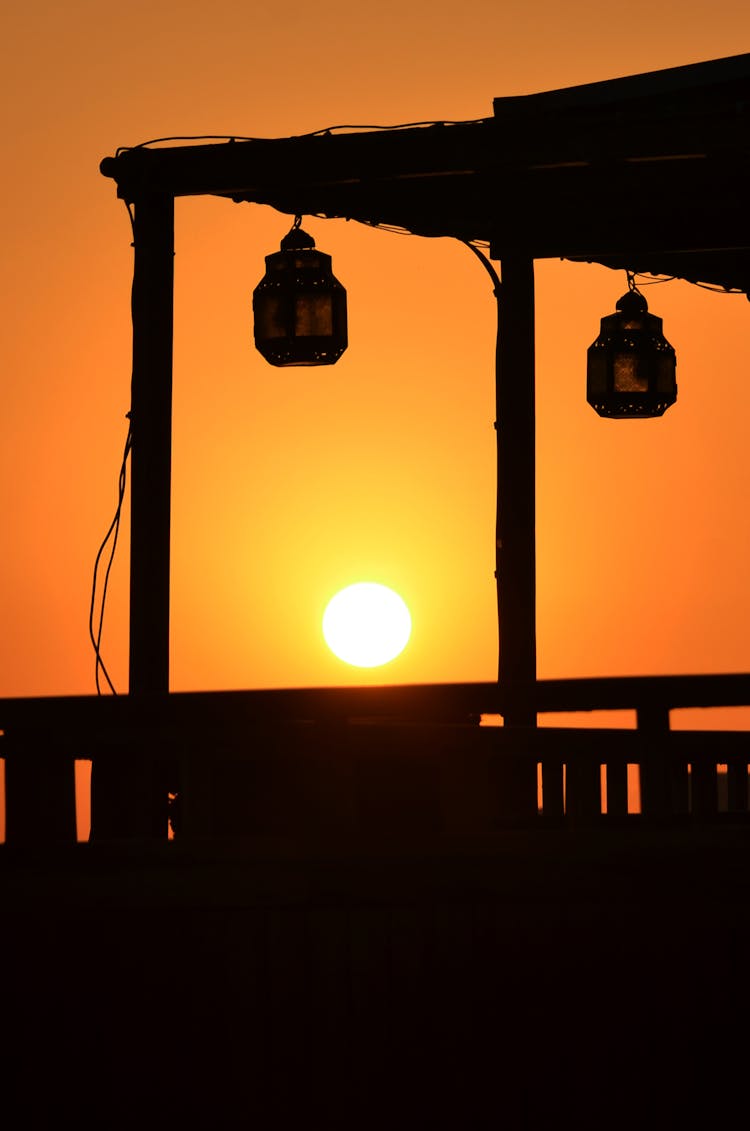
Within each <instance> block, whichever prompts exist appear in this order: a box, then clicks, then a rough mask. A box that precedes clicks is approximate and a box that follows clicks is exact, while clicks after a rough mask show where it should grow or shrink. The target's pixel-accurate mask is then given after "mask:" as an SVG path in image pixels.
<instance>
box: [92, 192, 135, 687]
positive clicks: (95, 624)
mask: <svg viewBox="0 0 750 1131" xmlns="http://www.w3.org/2000/svg"><path fill="white" fill-rule="evenodd" d="M125 207H126V208H127V210H128V216H129V217H130V225H131V229H132V232H133V242H132V243H131V245H130V246H131V247H135V219H134V216H133V212H132V208H131V206H130V204H128V203H126V205H125ZM132 301H133V300H132V289H131V313H132ZM125 416H126V419H127V421H128V431H127V435H126V437H125V446H124V448H123V453H122V460H121V462H120V471H119V474H118V477H117V503H116V506H115V513H114V517H113V519H112V521H111V523H110V524H109V528H108V530H107V533H106V534H105V535H104V538H103V539H102V542H101V545H100V546H99V549H98V551H97V554H96V559H95V561H94V573H93V580H92V584H91V603H90V606H89V638H90V640H91V643H92V645H93V648H94V654H95V656H96V667H95V676H94V678H95V682H96V693H97V695H101V694H102V685H101V682H100V675H101V676H103V677H104V679H105V680H106V683H107V686H108V687H109V690H110V691H111V693H112V694H113V695H117V691H116V689H115V686H114V684H113V682H112V680H111V678H110V675H109V672H108V671H107V667H106V665H105V663H104V660H103V659H102V635H103V632H104V610H105V607H106V604H107V591H108V588H109V578H110V574H111V572H112V565H113V563H114V560H115V551H116V550H117V541H118V538H119V535H120V522H121V519H122V507H123V503H124V501H125V489H126V487H127V469H128V459H129V457H130V451H131V448H132V446H133V423H132V417H131V413H130V412H127V413H126V414H125ZM110 543H111V544H110ZM107 545H109V557H108V559H107V565H106V568H105V570H104V578H103V580H102V593H101V600H100V602H99V614H98V617H97V613H96V591H97V587H98V579H99V569H100V566H101V564H102V558H103V556H104V554H105V552H106V549H107Z"/></svg>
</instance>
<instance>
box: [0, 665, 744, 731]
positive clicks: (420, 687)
mask: <svg viewBox="0 0 750 1131" xmlns="http://www.w3.org/2000/svg"><path fill="white" fill-rule="evenodd" d="M519 694H520V695H524V696H525V697H526V698H527V701H529V700H530V701H531V703H532V704H533V706H534V707H535V709H536V710H537V711H538V712H539V713H540V714H544V713H551V712H583V711H611V710H622V709H635V710H639V711H648V710H653V709H661V710H670V709H674V708H681V707H682V708H685V707H733V706H750V674H727V675H688V676H624V677H623V676H617V677H597V678H591V679H557V680H538V681H537V683H536V684H535V685H534V686H533V687H532V688H528V687H515V686H508V685H506V686H504V687H502V688H501V687H499V686H498V685H497V684H496V683H435V684H416V685H415V684H411V685H396V686H373V687H323V688H320V687H310V688H279V689H271V690H258V691H198V692H193V691H191V692H173V693H171V694H170V695H169V696H166V697H163V698H154V699H149V698H134V697H131V696H128V695H119V696H111V697H109V696H107V697H98V696H91V695H81V696H59V697H55V696H51V697H45V698H14V699H0V731H1V730H4V731H5V732H6V733H9V732H11V731H13V730H18V729H22V730H24V731H49V730H56V729H58V728H73V729H76V730H83V731H89V730H92V729H94V730H97V729H99V728H104V729H109V728H111V727H117V728H126V729H127V728H129V727H137V728H139V729H140V728H142V727H158V726H163V725H167V726H177V727H181V726H185V727H189V726H196V727H200V726H207V727H208V726H210V727H215V728H217V729H232V728H234V727H239V726H242V725H243V724H249V723H255V722H263V721H267V722H276V721H278V722H294V721H307V720H326V719H331V720H341V719H347V718H389V717H393V718H403V719H416V720H423V721H428V720H429V721H433V722H463V721H467V720H468V719H470V718H472V717H476V716H478V715H489V714H502V713H503V706H504V704H505V703H506V702H510V701H513V698H514V696H516V695H519Z"/></svg>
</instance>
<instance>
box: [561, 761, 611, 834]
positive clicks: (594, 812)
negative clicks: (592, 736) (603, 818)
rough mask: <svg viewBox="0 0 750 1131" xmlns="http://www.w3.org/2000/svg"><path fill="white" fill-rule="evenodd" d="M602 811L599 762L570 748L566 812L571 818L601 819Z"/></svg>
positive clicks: (566, 784) (566, 782) (566, 781)
mask: <svg viewBox="0 0 750 1131" xmlns="http://www.w3.org/2000/svg"><path fill="white" fill-rule="evenodd" d="M601 811H602V787H601V767H600V765H599V762H598V760H596V759H594V758H591V757H587V756H586V755H585V754H584V755H582V754H581V752H580V751H576V750H571V749H570V748H569V749H568V761H567V773H566V780H565V812H566V813H567V815H568V816H569V817H599V816H600V815H601Z"/></svg>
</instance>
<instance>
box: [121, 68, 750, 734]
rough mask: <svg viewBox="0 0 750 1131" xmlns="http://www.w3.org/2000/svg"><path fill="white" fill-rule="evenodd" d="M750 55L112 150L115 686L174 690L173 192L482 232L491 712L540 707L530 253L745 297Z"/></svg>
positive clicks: (528, 714) (460, 234)
mask: <svg viewBox="0 0 750 1131" xmlns="http://www.w3.org/2000/svg"><path fill="white" fill-rule="evenodd" d="M749 126H750V54H746V55H738V56H734V57H731V58H727V59H720V60H715V61H711V62H706V63H698V64H694V65H690V66H685V67H678V68H674V69H670V70H664V71H657V72H653V73H649V74H643V75H635V76H630V77H627V78H619V79H613V80H611V81H608V82H600V83H593V84H589V85H586V86H578V87H571V88H568V89H564V90H555V91H549V92H545V93H540V94H532V95H526V96H521V97H512V98H498V99H496V100H495V102H494V114H493V116H492V117H488V118H483V119H479V120H476V121H471V122H456V123H448V122H436V123H432V124H418V125H410V126H405V127H400V128H389V129H383V130H372V129H365V128H363V129H356V128H354V127H342V128H341V130H340V131H339V130H338V129H332V130H328V131H322V132H319V133H316V134H312V135H306V136H301V137H289V138H278V139H265V140H239V139H234V138H233V139H229V140H227V141H226V142H222V143H211V144H200V145H171V146H169V147H167V148H165V147H163V146H159V147H150V146H149V145H145V146H140V147H135V148H126V149H123V150H121V151H118V154H117V155H116V156H115V157H109V158H105V160H104V161H102V164H101V171H102V173H103V174H104V175H105V176H108V177H112V178H113V179H114V180H115V181H116V182H117V188H118V195H119V196H120V197H121V198H123V199H124V200H125V201H126V202H127V203H128V204H129V205H130V206H131V207H132V210H133V215H134V226H135V243H134V246H135V274H134V289H133V387H132V405H131V410H132V421H131V423H132V521H131V590H130V602H131V604H130V693H131V695H136V696H139V695H140V696H152V695H157V696H158V695H161V694H165V693H167V692H168V690H169V572H170V570H169V561H170V462H171V388H172V312H173V255H174V201H175V198H177V197H181V196H192V195H207V194H208V195H215V196H222V197H226V198H228V199H230V200H233V201H235V202H245V201H247V202H251V203H259V204H266V205H271V206H273V207H274V208H276V209H278V210H280V211H282V212H287V213H289V214H291V215H309V214H315V215H318V216H324V217H346V218H349V219H355V220H358V221H362V222H365V223H368V224H375V225H378V224H388V225H397V226H399V227H401V228H404V229H407V230H408V231H410V232H412V233H414V234H417V235H423V236H453V237H456V238H458V239H462V240H464V241H487V242H488V243H489V247H490V257H491V258H492V259H495V260H499V261H500V265H501V269H500V274H501V277H502V284H501V287H500V288H499V292H500V293H499V295H498V308H499V323H498V346H497V444H498V465H497V477H498V482H497V491H498V517H497V581H498V607H499V624H500V636H501V648H500V668H499V678H500V702H501V704H502V708H503V712H504V716H505V723H506V725H508V724H509V723H510V724H511V725H513V724H517V725H524V726H528V725H534V722H535V719H536V712H535V703H534V698H533V694H534V685H535V681H536V643H535V640H536V628H535V620H536V613H535V605H536V601H535V585H536V582H535V473H534V468H535V450H534V411H535V408H534V282H533V264H534V260H535V259H538V258H547V257H555V258H558V257H559V258H566V259H572V260H579V261H588V262H592V263H594V262H595V263H600V264H604V265H606V266H608V267H612V268H623V269H626V270H628V271H631V272H637V273H652V274H658V275H669V276H677V277H680V278H682V279H686V280H688V281H690V282H692V283H704V284H709V285H713V286H716V287H719V288H726V289H731V290H741V291H745V292H747V291H748V290H749V289H750V225H749V221H748V207H747V201H748V199H749V198H750V148H749V146H748V136H749V131H748V127H749Z"/></svg>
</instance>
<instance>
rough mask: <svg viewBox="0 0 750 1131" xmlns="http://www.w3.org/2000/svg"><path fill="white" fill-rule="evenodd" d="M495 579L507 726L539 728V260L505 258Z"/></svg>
mask: <svg viewBox="0 0 750 1131" xmlns="http://www.w3.org/2000/svg"><path fill="white" fill-rule="evenodd" d="M496 397H497V421H496V428H497V527H496V535H497V537H496V577H497V602H498V621H499V637H500V657H499V665H498V676H499V682H500V690H501V695H502V694H503V687H504V685H505V684H506V683H509V684H513V685H514V687H515V689H516V693H515V695H514V696H512V697H506V696H503V698H504V699H505V705H504V709H503V713H504V718H505V725H506V726H508V725H515V726H535V725H536V709H535V704H534V694H535V683H536V530H535V515H536V502H535V498H536V487H535V472H536V468H535V418H534V264H533V260H532V259H531V258H530V257H529V256H528V255H525V254H522V253H521V254H509V255H507V256H506V257H504V258H503V260H502V285H501V293H500V301H499V317H498V336H497V369H496Z"/></svg>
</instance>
